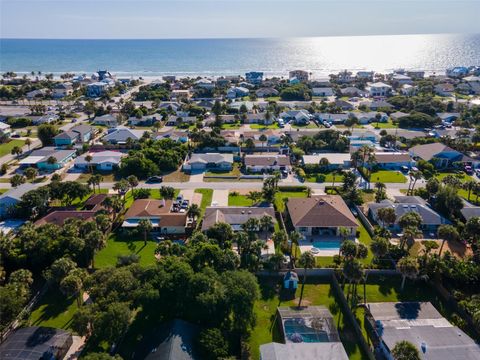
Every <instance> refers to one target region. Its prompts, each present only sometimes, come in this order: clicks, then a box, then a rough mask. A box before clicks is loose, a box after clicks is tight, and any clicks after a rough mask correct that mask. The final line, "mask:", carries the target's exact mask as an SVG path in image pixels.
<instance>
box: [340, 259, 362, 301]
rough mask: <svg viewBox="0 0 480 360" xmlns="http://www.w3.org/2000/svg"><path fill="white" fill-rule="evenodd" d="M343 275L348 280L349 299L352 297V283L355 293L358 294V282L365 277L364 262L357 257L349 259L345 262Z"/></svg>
mask: <svg viewBox="0 0 480 360" xmlns="http://www.w3.org/2000/svg"><path fill="white" fill-rule="evenodd" d="M342 272H343V276H344V279H346V280H348V284H349V286H348V292H347V301H348V299H349V297H350V290H351V284H352V283H353V285H354V286H353V291H352V293H353V295H354V294H356V291H357V284H358V283H359V282H360V281H361V280H362V279H363V278H364V270H363V266H362V264H361V263H360V262H359V261H358V260H357V259H348V260H346V261H345V263H344V264H343V270H342Z"/></svg>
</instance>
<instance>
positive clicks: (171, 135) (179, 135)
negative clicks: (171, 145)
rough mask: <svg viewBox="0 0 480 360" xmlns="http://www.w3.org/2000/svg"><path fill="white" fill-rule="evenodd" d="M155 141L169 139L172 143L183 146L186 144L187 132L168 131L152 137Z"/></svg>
mask: <svg viewBox="0 0 480 360" xmlns="http://www.w3.org/2000/svg"><path fill="white" fill-rule="evenodd" d="M153 138H154V139H155V140H160V139H171V140H173V141H177V142H181V143H183V144H185V143H187V142H188V132H187V131H180V130H179V131H176V130H170V131H166V132H161V133H157V134H154V135H153Z"/></svg>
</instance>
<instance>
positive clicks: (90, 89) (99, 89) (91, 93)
mask: <svg viewBox="0 0 480 360" xmlns="http://www.w3.org/2000/svg"><path fill="white" fill-rule="evenodd" d="M110 86H111V84H110V83H108V82H104V81H99V82H94V83H91V84H88V85H87V97H89V98H98V97H100V96H102V95H104V94H105V93H106V92H107V90H108V89H109V88H110Z"/></svg>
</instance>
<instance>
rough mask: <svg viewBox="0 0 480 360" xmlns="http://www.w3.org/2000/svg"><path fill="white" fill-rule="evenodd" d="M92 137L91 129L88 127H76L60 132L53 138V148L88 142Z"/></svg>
mask: <svg viewBox="0 0 480 360" xmlns="http://www.w3.org/2000/svg"><path fill="white" fill-rule="evenodd" d="M92 137H93V128H92V127H91V126H88V125H78V126H75V127H74V128H72V129H70V130H67V131H64V132H61V133H60V134H58V135H57V136H55V137H54V138H53V140H54V142H55V146H70V145H74V144H76V143H86V142H89V141H90V140H91V139H92Z"/></svg>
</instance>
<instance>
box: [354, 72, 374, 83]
mask: <svg viewBox="0 0 480 360" xmlns="http://www.w3.org/2000/svg"><path fill="white" fill-rule="evenodd" d="M373 75H374V72H373V71H357V79H359V80H360V79H361V80H369V81H372V80H373Z"/></svg>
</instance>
